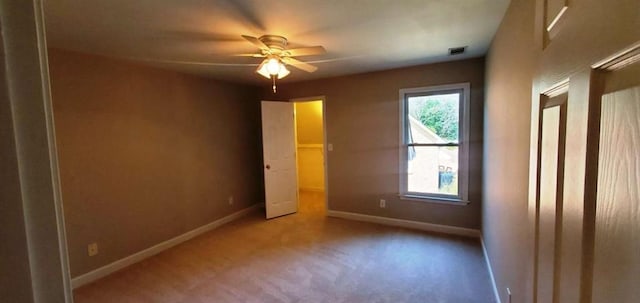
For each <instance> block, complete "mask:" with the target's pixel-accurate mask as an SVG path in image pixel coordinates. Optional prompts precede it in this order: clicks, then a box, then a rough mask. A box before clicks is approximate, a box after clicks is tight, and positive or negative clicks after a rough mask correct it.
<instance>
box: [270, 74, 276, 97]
mask: <svg viewBox="0 0 640 303" xmlns="http://www.w3.org/2000/svg"><path fill="white" fill-rule="evenodd" d="M271 79H273V93H274V94H275V93H276V76H275V75H272V76H271Z"/></svg>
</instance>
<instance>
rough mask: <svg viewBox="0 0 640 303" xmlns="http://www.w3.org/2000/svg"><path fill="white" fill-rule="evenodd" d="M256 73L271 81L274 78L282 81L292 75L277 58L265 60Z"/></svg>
mask: <svg viewBox="0 0 640 303" xmlns="http://www.w3.org/2000/svg"><path fill="white" fill-rule="evenodd" d="M256 72H257V73H258V74H260V75H262V76H263V77H265V78H267V79H271V78H272V77H273V76H275V77H277V78H278V79H282V78H284V77H286V76H287V75H289V73H290V71H289V70H288V69H287V68H286V67H285V66H284V64H283V63H282V61H281V60H280V59H279V58H275V57H271V58H267V59H264V61H262V63H260V66H258V69H257V70H256Z"/></svg>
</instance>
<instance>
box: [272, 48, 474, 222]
mask: <svg viewBox="0 0 640 303" xmlns="http://www.w3.org/2000/svg"><path fill="white" fill-rule="evenodd" d="M483 78H484V59H483V58H477V59H471V60H463V61H455V62H449V63H440V64H432V65H423V66H415V67H409V68H401V69H395V70H388V71H381V72H373V73H366V74H358V75H352V76H344V77H336V78H329V79H322V80H315V81H307V82H300V83H292V84H280V85H279V87H278V92H279V93H278V94H277V95H273V94H272V93H270V92H268V91H266V90H265V91H264V96H263V97H264V98H265V99H267V100H289V99H292V98H302V97H311V96H325V97H326V108H325V110H326V111H325V113H324V114H325V115H326V117H325V118H326V123H327V134H326V135H327V142H326V143H327V144H333V151H331V152H329V153H328V154H327V159H326V160H327V161H328V171H327V173H328V184H327V190H328V194H329V199H328V200H329V209H331V210H337V211H346V212H355V213H361V214H367V215H375V216H384V217H391V218H399V219H406V220H415V221H421V222H429V223H435V224H444V225H452V226H458V227H466V228H480V204H481V203H480V200H481V192H480V191H481V171H482V108H483V106H482V103H483V86H484V82H483ZM461 82H470V83H471V123H470V129H471V145H470V154H471V159H470V166H471V175H470V187H469V197H470V200H471V203H470V204H469V205H466V206H459V205H445V204H434V203H426V202H418V201H405V200H400V199H399V198H398V179H399V159H398V149H399V100H398V98H399V95H398V94H399V90H400V89H401V88H410V87H423V86H430V85H441V84H450V83H461ZM380 199H386V201H387V207H386V208H384V209H382V208H380V207H379V200H380Z"/></svg>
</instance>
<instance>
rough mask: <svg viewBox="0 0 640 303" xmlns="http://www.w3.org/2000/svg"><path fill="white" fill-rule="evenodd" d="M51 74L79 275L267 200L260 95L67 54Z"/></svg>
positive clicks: (54, 55) (57, 57) (74, 267)
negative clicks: (93, 247) (90, 251)
mask: <svg viewBox="0 0 640 303" xmlns="http://www.w3.org/2000/svg"><path fill="white" fill-rule="evenodd" d="M50 69H51V84H52V94H53V103H54V114H55V124H56V134H57V141H58V149H59V158H60V173H61V179H62V192H63V198H64V209H65V216H66V225H67V231H68V249H69V255H70V261H71V262H70V263H71V273H72V276H78V275H80V274H83V273H86V272H88V271H91V270H93V269H96V268H98V267H100V266H103V265H106V264H108V263H110V262H113V261H115V260H118V259H120V258H123V257H126V256H128V255H131V254H133V253H136V252H138V251H140V250H143V249H145V248H148V247H150V246H153V245H155V244H158V243H160V242H162V241H165V240H168V239H170V238H172V237H175V236H177V235H180V234H182V233H184V232H187V231H189V230H192V229H194V228H197V227H200V226H202V225H205V224H207V223H209V222H212V221H214V220H216V219H218V218H220V217H223V216H225V215H228V214H231V213H233V212H235V211H238V210H240V209H243V208H246V207H248V206H250V205H252V204H255V203H259V202H263V193H262V188H263V186H262V170H261V146H260V131H259V130H260V126H259V125H260V124H259V123H260V122H259V120H260V118H259V117H260V106H259V102H258V100H259V98H258V96H259V95H258V94H256V93H255V92H256V91H255V90H254V89H253V88H252V87H247V86H242V85H235V84H227V83H221V82H216V81H214V80H209V79H205V78H199V77H195V76H190V75H184V74H179V73H175V72H170V71H164V70H159V69H154V68H149V67H142V66H137V65H133V64H130V63H126V62H123V61H117V60H113V59H107V58H105V57H99V56H94V55H84V54H79V53H72V52H67V51H60V50H50ZM231 195H233V196H234V200H235V203H234V205H229V203H228V202H227V199H228V197H229V196H231ZM91 242H97V243H98V245H99V251H100V253H99V254H98V255H97V256H95V257H88V256H87V245H88V244H89V243H91Z"/></svg>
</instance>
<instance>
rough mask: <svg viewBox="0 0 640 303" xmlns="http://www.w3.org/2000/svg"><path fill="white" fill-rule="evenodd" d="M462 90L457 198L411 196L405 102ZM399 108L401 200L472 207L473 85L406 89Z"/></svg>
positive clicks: (435, 195) (423, 195)
mask: <svg viewBox="0 0 640 303" xmlns="http://www.w3.org/2000/svg"><path fill="white" fill-rule="evenodd" d="M460 89H462V91H463V93H462V100H461V102H460V103H461V104H460V109H461V111H462V116H461V119H460V126H459V127H460V130H461V136H460V142H459V147H458V152H459V155H458V161H459V163H458V178H459V181H458V182H459V184H458V196H453V195H441V194H416V193H409V192H408V188H407V186H408V185H407V170H408V161H407V155H408V151H407V147H408V146H407V145H406V143H405V142H406V141H407V140H406V138H405V136H406V131H405V127H406V125H407V124H406V123H407V121H406V110H407V108H406V106H405V100H406V98H407V95H411V94H416V93H431V92H436V91H446V90H460ZM399 95H400V98H399V102H398V103H399V107H400V145H399V147H400V148H399V155H400V158H399V160H400V161H399V165H400V167H399V168H400V178H399V187H398V188H399V193H400V194H399V195H400V199H403V200H412V201H425V202H433V203H445V204H455V205H465V204H468V203H469V116H470V115H469V106H470V99H471V98H470V97H471V96H470V95H471V85H470V84H469V83H456V84H447V85H437V86H426V87H415V88H403V89H400V94H399Z"/></svg>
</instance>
